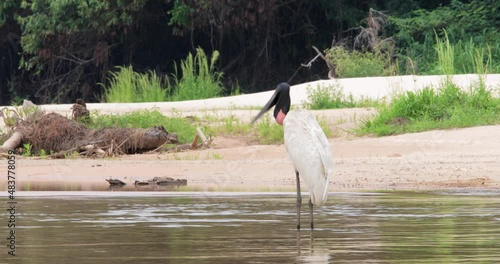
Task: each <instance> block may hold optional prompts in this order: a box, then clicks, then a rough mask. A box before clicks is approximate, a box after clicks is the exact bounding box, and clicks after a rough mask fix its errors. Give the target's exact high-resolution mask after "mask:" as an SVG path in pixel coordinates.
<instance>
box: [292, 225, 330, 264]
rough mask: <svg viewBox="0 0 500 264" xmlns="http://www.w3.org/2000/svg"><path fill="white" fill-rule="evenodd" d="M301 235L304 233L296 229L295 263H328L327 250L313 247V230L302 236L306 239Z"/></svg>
mask: <svg viewBox="0 0 500 264" xmlns="http://www.w3.org/2000/svg"><path fill="white" fill-rule="evenodd" d="M301 235H304V234H303V233H302V232H300V231H297V263H329V262H328V261H329V260H330V255H329V254H328V251H326V250H321V248H318V249H316V248H315V247H314V231H312V230H311V231H309V234H308V235H305V236H304V238H306V239H303V237H302V236H301ZM302 243H304V244H305V245H302Z"/></svg>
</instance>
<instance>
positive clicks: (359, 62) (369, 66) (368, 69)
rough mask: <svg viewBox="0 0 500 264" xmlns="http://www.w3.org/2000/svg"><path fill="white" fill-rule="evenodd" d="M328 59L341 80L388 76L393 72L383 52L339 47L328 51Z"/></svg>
mask: <svg viewBox="0 0 500 264" xmlns="http://www.w3.org/2000/svg"><path fill="white" fill-rule="evenodd" d="M326 58H327V60H329V61H330V62H332V64H334V65H335V67H336V75H337V77H340V78H352V77H371V76H388V75H391V74H392V71H393V67H392V66H391V64H390V60H389V58H388V56H387V55H384V54H383V53H381V52H360V51H356V50H354V51H347V50H346V49H345V48H343V47H341V46H337V47H333V48H331V49H329V50H327V54H326Z"/></svg>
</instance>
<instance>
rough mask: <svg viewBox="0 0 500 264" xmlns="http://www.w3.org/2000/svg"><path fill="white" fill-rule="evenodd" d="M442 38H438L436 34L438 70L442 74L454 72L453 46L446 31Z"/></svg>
mask: <svg viewBox="0 0 500 264" xmlns="http://www.w3.org/2000/svg"><path fill="white" fill-rule="evenodd" d="M444 34H445V35H444V39H440V38H438V36H437V34H436V45H435V47H434V48H435V49H436V52H437V58H438V62H437V66H438V71H439V72H440V73H441V74H444V75H452V74H455V72H456V71H455V53H454V49H455V47H454V46H453V45H451V44H450V40H449V38H448V35H447V34H446V31H445V32H444Z"/></svg>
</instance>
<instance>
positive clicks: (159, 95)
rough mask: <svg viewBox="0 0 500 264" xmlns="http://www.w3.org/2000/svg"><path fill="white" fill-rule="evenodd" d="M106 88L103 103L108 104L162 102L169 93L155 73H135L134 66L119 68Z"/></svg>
mask: <svg viewBox="0 0 500 264" xmlns="http://www.w3.org/2000/svg"><path fill="white" fill-rule="evenodd" d="M118 68H119V69H120V70H119V71H117V72H112V73H111V77H110V78H109V79H108V80H109V84H108V87H106V86H104V85H103V84H101V85H102V86H103V87H104V95H103V101H105V102H108V103H131V102H133V103H136V102H161V101H164V100H165V99H166V94H167V91H166V90H165V89H163V88H162V80H161V78H159V77H158V76H157V75H156V73H155V72H152V71H149V72H146V73H138V72H134V70H133V69H132V66H128V67H118Z"/></svg>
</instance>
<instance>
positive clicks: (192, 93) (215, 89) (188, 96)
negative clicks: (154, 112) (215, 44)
mask: <svg viewBox="0 0 500 264" xmlns="http://www.w3.org/2000/svg"><path fill="white" fill-rule="evenodd" d="M218 58H219V52H218V51H214V52H213V53H212V56H211V57H210V60H209V58H208V57H207V55H206V54H205V52H204V51H203V49H201V48H197V49H196V55H195V56H194V57H193V55H192V54H191V53H189V55H188V56H187V58H186V59H185V60H182V61H181V63H180V69H181V73H182V78H179V72H178V67H177V65H176V67H175V75H174V76H173V77H174V79H175V88H174V91H173V92H172V94H171V95H170V97H169V100H170V101H184V100H195V99H205V98H213V97H218V96H220V94H221V92H222V83H221V81H220V79H221V78H222V72H218V71H216V69H215V63H216V62H217V60H218Z"/></svg>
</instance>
